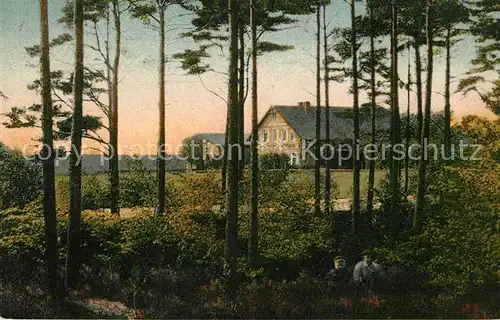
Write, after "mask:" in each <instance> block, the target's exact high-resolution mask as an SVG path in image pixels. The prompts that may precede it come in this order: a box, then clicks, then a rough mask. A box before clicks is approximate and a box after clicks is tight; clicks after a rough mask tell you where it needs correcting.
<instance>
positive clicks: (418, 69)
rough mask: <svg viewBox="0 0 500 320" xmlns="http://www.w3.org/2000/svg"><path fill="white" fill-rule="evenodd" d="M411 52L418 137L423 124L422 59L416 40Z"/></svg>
mask: <svg viewBox="0 0 500 320" xmlns="http://www.w3.org/2000/svg"><path fill="white" fill-rule="evenodd" d="M413 50H414V51H415V84H416V85H417V121H418V131H417V132H418V137H420V136H421V135H422V123H423V119H424V116H423V109H424V108H423V104H424V103H423V101H422V93H423V92H422V58H421V56H420V43H419V42H418V40H417V39H415V41H414V42H413Z"/></svg>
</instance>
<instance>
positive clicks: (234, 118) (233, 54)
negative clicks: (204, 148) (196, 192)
mask: <svg viewBox="0 0 500 320" xmlns="http://www.w3.org/2000/svg"><path fill="white" fill-rule="evenodd" d="M228 12H229V14H228V15H229V17H228V21H229V29H230V34H231V35H230V56H229V83H228V99H227V107H228V111H229V120H230V121H229V137H228V140H229V146H230V148H229V158H228V160H229V166H228V176H229V190H228V192H227V206H226V217H227V226H226V239H227V249H228V250H227V265H228V270H227V271H228V273H227V274H228V281H229V288H228V289H229V294H230V298H231V300H232V301H234V300H235V299H236V291H237V287H238V280H237V271H238V269H237V260H238V190H239V177H238V171H239V170H238V167H239V161H238V160H239V159H238V157H237V155H236V156H235V154H234V152H233V151H234V148H233V147H232V146H233V145H237V144H238V140H239V130H238V127H239V123H238V113H239V112H238V110H239V108H240V104H239V101H238V2H237V0H229V1H228ZM236 151H237V150H236Z"/></svg>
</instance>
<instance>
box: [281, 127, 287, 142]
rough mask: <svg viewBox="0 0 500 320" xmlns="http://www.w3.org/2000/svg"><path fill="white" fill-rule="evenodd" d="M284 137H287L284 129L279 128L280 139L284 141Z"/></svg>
mask: <svg viewBox="0 0 500 320" xmlns="http://www.w3.org/2000/svg"><path fill="white" fill-rule="evenodd" d="M286 138H287V136H286V129H281V139H282V140H283V141H286Z"/></svg>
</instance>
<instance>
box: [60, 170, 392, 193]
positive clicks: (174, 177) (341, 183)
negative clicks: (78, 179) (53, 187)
mask: <svg viewBox="0 0 500 320" xmlns="http://www.w3.org/2000/svg"><path fill="white" fill-rule="evenodd" d="M301 171H302V172H303V171H307V172H308V173H309V176H310V179H311V181H314V180H313V179H314V170H301ZM295 172H296V171H295ZM127 174H128V173H127V172H122V173H120V175H121V176H125V175H127ZM203 174H205V173H203V172H189V173H168V174H167V180H170V181H179V182H181V181H182V180H183V178H182V177H183V176H184V177H185V176H189V175H203ZM293 174H294V172H292V175H293ZM94 176H97V177H98V178H99V179H102V182H103V183H107V174H106V173H99V174H95V175H94ZM331 177H332V181H333V183H334V184H335V185H336V186H337V192H336V198H338V199H347V198H351V194H352V185H353V175H352V172H349V171H332V175H331ZM384 177H385V171H383V170H378V171H376V172H375V187H378V186H379V185H380V183H381V181H382V179H383V178H384ZM145 178H149V179H155V173H154V172H151V173H150V175H146V176H145ZM67 179H69V177H68V176H65V175H58V176H57V178H56V181H60V180H67ZM321 181H322V182H323V181H324V171H323V170H322V171H321ZM83 183H85V177H84V179H83ZM367 189H368V170H362V171H361V197H362V198H363V197H365V196H366V194H367Z"/></svg>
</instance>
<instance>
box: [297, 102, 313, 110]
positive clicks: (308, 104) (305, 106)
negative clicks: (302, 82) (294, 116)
mask: <svg viewBox="0 0 500 320" xmlns="http://www.w3.org/2000/svg"><path fill="white" fill-rule="evenodd" d="M299 107H301V108H303V109H304V111H309V110H311V102H310V101H302V102H299Z"/></svg>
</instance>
